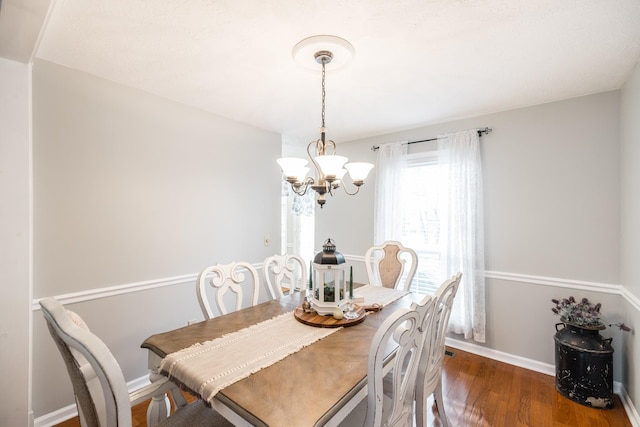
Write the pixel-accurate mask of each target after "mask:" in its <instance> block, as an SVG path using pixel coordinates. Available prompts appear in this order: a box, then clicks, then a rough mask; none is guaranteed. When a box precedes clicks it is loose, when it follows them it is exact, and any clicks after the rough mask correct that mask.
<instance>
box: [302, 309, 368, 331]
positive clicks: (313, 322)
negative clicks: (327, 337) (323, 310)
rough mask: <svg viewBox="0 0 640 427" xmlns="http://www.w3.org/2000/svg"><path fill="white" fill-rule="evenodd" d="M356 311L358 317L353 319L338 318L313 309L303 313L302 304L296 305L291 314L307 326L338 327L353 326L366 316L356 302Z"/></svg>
mask: <svg viewBox="0 0 640 427" xmlns="http://www.w3.org/2000/svg"><path fill="white" fill-rule="evenodd" d="M355 308H356V313H357V314H358V317H356V318H355V319H345V318H342V319H340V320H337V319H334V318H333V316H322V315H320V314H318V313H316V312H315V311H312V312H311V313H305V311H304V310H303V309H302V306H298V307H296V310H295V311H294V312H293V315H294V317H295V318H296V319H298V321H299V322H302V323H304V324H305V325H309V326H316V327H318V328H339V327H340V326H345V327H347V326H353V325H357V324H358V323H361V322H362V321H363V320H364V318H365V317H367V313H366V311H365V310H364V308H362V307H360V306H359V305H357V304H356V307H355Z"/></svg>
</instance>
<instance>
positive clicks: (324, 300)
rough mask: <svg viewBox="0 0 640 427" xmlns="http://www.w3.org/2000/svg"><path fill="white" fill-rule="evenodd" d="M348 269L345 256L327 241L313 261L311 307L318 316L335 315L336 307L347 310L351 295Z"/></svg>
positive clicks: (330, 241)
mask: <svg viewBox="0 0 640 427" xmlns="http://www.w3.org/2000/svg"><path fill="white" fill-rule="evenodd" d="M346 269H347V266H346V264H345V262H344V256H343V255H342V254H341V253H340V252H338V251H336V245H335V244H334V243H333V241H332V240H331V239H327V240H326V241H325V243H324V245H322V252H319V253H317V254H316V256H315V258H314V260H313V275H312V277H313V280H312V290H311V306H312V307H313V309H314V310H315V311H316V312H317V313H318V314H320V315H333V312H334V310H335V309H336V307H337V308H339V309H340V310H342V311H344V310H345V308H346V306H347V303H348V295H349V289H348V287H347V281H346Z"/></svg>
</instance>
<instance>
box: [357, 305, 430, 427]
mask: <svg viewBox="0 0 640 427" xmlns="http://www.w3.org/2000/svg"><path fill="white" fill-rule="evenodd" d="M420 326H421V316H420V313H418V311H416V310H408V309H400V310H397V311H396V312H394V313H393V314H392V315H391V316H389V317H388V318H387V319H385V321H384V322H383V323H382V325H380V327H379V328H378V331H377V332H376V334H375V336H374V338H373V342H372V343H371V349H370V351H369V369H368V374H367V378H368V395H367V413H366V419H365V423H364V425H365V426H376V427H377V426H383V425H384V426H405V425H411V420H412V419H413V399H414V390H415V382H416V375H417V372H418V363H419V360H420V350H421V347H422V341H423V340H422V333H421V332H420ZM395 346H397V350H396V354H395V357H394V359H393V361H392V362H390V363H392V367H391V370H390V371H389V373H388V374H387V373H386V371H387V368H388V366H385V363H384V359H385V358H386V357H387V356H388V355H389V354H390V352H391V351H393V348H394V347H395ZM385 383H386V384H388V385H390V388H386V387H385Z"/></svg>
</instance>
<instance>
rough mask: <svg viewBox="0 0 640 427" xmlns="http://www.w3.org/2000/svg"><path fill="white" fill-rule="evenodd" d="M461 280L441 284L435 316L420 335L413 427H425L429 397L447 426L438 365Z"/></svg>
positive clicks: (440, 368)
mask: <svg viewBox="0 0 640 427" xmlns="http://www.w3.org/2000/svg"><path fill="white" fill-rule="evenodd" d="M461 279H462V273H457V274H455V275H454V276H453V277H452V278H451V279H448V280H446V281H444V283H442V284H441V285H440V287H439V288H438V291H437V292H436V294H435V314H434V317H433V321H432V322H431V331H430V332H428V333H426V334H425V335H424V337H425V342H424V347H423V352H422V356H421V357H420V364H419V365H418V380H417V382H416V427H426V426H427V425H428V424H427V418H428V413H429V410H428V409H429V408H428V407H427V399H428V397H429V396H430V395H431V394H433V395H434V399H435V401H436V407H437V408H438V414H439V416H440V423H441V424H442V426H443V427H447V426H449V420H448V418H447V414H446V411H445V407H444V398H443V394H442V363H443V360H444V355H445V338H446V337H447V326H448V325H449V317H450V316H451V310H452V309H453V301H454V299H455V296H456V293H457V291H458V286H459V285H460V280H461Z"/></svg>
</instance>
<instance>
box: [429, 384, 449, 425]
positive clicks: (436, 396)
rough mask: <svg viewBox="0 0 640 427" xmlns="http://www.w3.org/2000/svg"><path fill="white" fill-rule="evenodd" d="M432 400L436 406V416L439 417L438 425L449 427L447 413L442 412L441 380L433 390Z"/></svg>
mask: <svg viewBox="0 0 640 427" xmlns="http://www.w3.org/2000/svg"><path fill="white" fill-rule="evenodd" d="M433 393H434V396H433V397H434V399H435V401H436V404H437V405H438V415H440V424H442V427H449V420H448V419H447V413H446V412H445V410H444V398H443V397H442V380H440V381H438V385H437V386H436V389H435V390H434V392H433Z"/></svg>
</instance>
